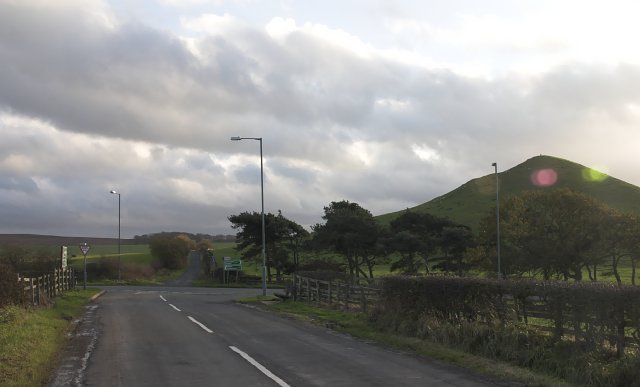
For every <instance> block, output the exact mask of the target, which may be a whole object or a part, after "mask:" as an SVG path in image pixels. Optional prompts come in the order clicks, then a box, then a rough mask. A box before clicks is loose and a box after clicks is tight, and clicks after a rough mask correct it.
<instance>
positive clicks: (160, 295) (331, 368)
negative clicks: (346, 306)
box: [53, 287, 492, 387]
mask: <svg viewBox="0 0 640 387" xmlns="http://www.w3.org/2000/svg"><path fill="white" fill-rule="evenodd" d="M258 292H259V291H256V290H255V289H202V288H179V287H162V288H139V287H136V288H134V287H116V288H109V289H107V292H106V293H105V294H104V295H103V296H102V297H100V298H99V299H98V300H97V301H96V303H94V304H93V306H92V309H91V310H90V314H91V317H90V320H89V321H85V322H83V324H84V325H85V326H86V327H88V328H87V330H88V331H90V332H94V333H95V334H94V336H92V337H93V340H89V341H90V342H91V343H92V344H91V345H89V346H88V350H87V352H86V354H85V355H83V356H78V355H75V356H72V357H73V358H78V359H81V360H82V359H84V360H85V361H84V363H83V362H82V361H78V362H77V363H78V364H79V366H78V367H77V368H78V369H76V370H75V371H73V372H70V373H69V374H70V375H73V378H70V379H67V380H65V379H64V378H62V379H60V378H58V379H57V382H54V383H53V385H68V384H75V385H86V386H283V387H284V386H486V385H492V383H491V382H490V381H487V380H483V379H482V378H480V377H478V376H475V375H472V374H470V373H469V372H467V371H464V370H460V369H458V368H455V367H451V366H446V365H442V364H440V363H436V362H433V361H430V360H428V359H424V358H421V357H418V356H413V355H409V354H406V353H403V352H399V351H392V350H389V349H385V348H383V347H381V346H378V345H375V344H371V343H366V342H363V341H360V340H357V339H353V338H351V337H350V336H347V335H343V334H339V333H336V332H335V331H332V330H330V329H325V328H322V327H317V326H313V325H311V324H307V323H301V322H298V321H293V320H289V319H286V318H282V317H279V316H277V315H274V314H271V313H268V312H265V311H262V310H260V309H256V308H251V307H247V306H243V305H240V304H237V303H235V302H233V300H234V299H237V298H239V297H245V296H249V295H256V294H257V293H258ZM92 328H93V330H91V329H92Z"/></svg>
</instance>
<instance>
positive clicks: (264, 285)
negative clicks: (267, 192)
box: [231, 136, 267, 296]
mask: <svg viewBox="0 0 640 387" xmlns="http://www.w3.org/2000/svg"><path fill="white" fill-rule="evenodd" d="M240 140H257V141H260V201H261V203H262V295H263V296H266V295H267V257H266V254H265V237H264V172H263V167H262V137H238V136H236V137H231V141H240Z"/></svg>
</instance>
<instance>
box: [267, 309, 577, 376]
mask: <svg viewBox="0 0 640 387" xmlns="http://www.w3.org/2000/svg"><path fill="white" fill-rule="evenodd" d="M263 307H264V308H266V309H268V310H271V311H275V312H277V313H280V314H282V315H285V316H287V317H291V318H295V319H298V320H303V321H307V322H310V323H314V324H318V325H322V326H328V327H331V328H333V329H335V330H337V331H339V332H343V333H347V334H349V335H351V336H354V337H357V338H360V339H364V340H369V341H374V342H377V343H380V344H383V345H386V346H389V347H393V348H397V349H402V350H405V351H409V352H413V353H416V354H418V355H421V356H427V357H429V358H432V359H436V360H440V361H442V362H445V363H449V364H453V365H456V366H459V367H461V368H465V369H469V370H471V371H474V372H476V373H478V374H481V375H485V376H488V377H490V378H493V379H496V380H498V381H502V382H508V384H510V385H511V384H521V385H526V386H558V387H565V386H572V384H570V383H567V382H565V381H563V380H560V379H557V378H553V377H550V376H547V375H541V374H538V373H535V372H533V371H531V370H529V369H526V368H522V367H517V366H513V365H510V364H508V363H505V362H499V361H495V360H491V359H486V358H483V357H480V356H475V355H471V354H468V353H466V352H463V351H460V350H456V349H454V348H450V347H446V346H444V345H441V344H436V343H431V342H429V341H426V340H421V339H418V338H414V337H407V336H401V335H395V334H388V333H383V332H379V331H377V330H376V329H374V328H373V327H371V326H370V325H369V324H368V323H367V318H366V316H365V315H364V314H362V313H355V312H344V311H339V310H335V309H329V308H319V307H315V306H311V305H308V304H306V303H301V302H293V301H286V302H281V303H277V304H272V305H263Z"/></svg>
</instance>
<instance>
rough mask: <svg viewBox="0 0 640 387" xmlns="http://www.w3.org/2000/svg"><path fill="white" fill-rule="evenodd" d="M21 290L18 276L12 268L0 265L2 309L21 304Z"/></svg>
mask: <svg viewBox="0 0 640 387" xmlns="http://www.w3.org/2000/svg"><path fill="white" fill-rule="evenodd" d="M20 290H21V289H20V284H19V283H18V275H17V274H16V273H15V272H14V271H13V269H12V268H11V267H10V266H8V265H4V264H0V308H3V307H5V306H8V305H12V304H16V303H18V302H20V299H21V292H20Z"/></svg>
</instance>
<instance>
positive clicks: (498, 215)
mask: <svg viewBox="0 0 640 387" xmlns="http://www.w3.org/2000/svg"><path fill="white" fill-rule="evenodd" d="M491 166H492V167H494V168H495V174H496V246H497V251H498V276H499V277H502V271H501V270H500V185H499V180H498V163H493V164H491Z"/></svg>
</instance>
